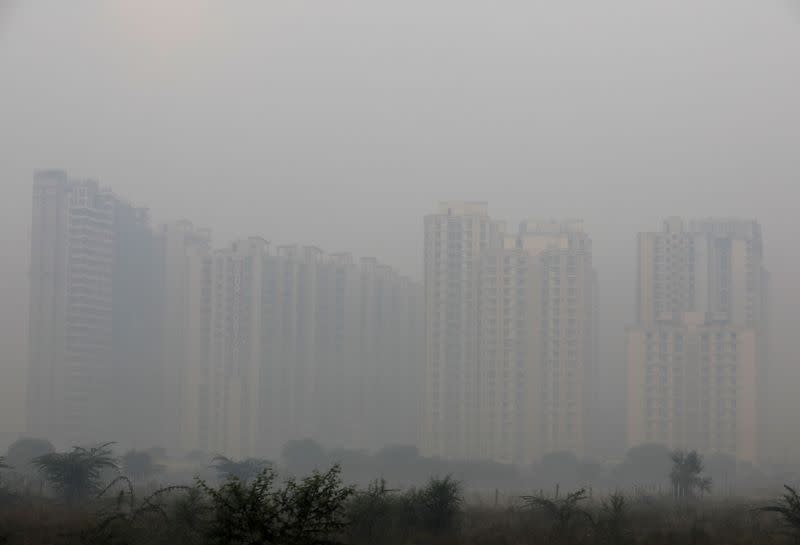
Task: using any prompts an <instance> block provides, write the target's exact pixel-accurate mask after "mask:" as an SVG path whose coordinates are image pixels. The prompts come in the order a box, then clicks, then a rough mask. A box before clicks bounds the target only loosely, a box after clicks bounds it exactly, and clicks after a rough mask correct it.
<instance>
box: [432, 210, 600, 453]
mask: <svg viewBox="0 0 800 545" xmlns="http://www.w3.org/2000/svg"><path fill="white" fill-rule="evenodd" d="M595 284H596V276H595V273H594V269H593V268H592V260H591V240H590V239H589V237H588V235H587V234H586V233H585V232H584V230H583V226H582V223H581V222H579V221H567V222H554V221H527V222H523V223H522V224H521V225H520V227H519V229H518V230H517V231H515V232H510V233H509V232H506V228H505V226H504V225H503V224H501V223H499V222H495V221H492V220H491V218H490V217H489V215H488V211H487V206H486V205H485V204H484V203H443V204H442V205H441V206H440V210H439V213H438V214H435V215H431V216H428V217H426V218H425V297H426V301H425V304H426V316H427V320H428V321H427V331H426V339H427V340H426V347H427V360H426V361H427V371H426V390H425V395H426V397H425V416H424V430H423V448H424V450H425V451H426V453H427V454H430V455H437V456H443V457H446V458H457V459H486V460H495V461H499V462H505V463H523V464H529V463H532V462H534V461H535V460H537V459H538V458H539V457H541V456H542V455H543V454H546V453H548V452H555V451H572V452H574V453H576V454H582V453H583V452H584V449H585V436H586V429H585V428H586V419H587V417H588V412H589V411H590V397H589V392H590V391H591V388H590V381H591V375H592V373H593V368H594V357H595V356H594V354H595V339H596V333H595V310H596V309H595V306H596V305H595V303H594V301H595V292H596V289H595Z"/></svg>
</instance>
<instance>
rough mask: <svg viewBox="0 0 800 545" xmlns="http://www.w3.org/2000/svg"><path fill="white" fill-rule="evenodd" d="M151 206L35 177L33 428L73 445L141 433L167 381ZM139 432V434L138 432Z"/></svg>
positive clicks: (79, 183) (45, 175)
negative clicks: (162, 378)
mask: <svg viewBox="0 0 800 545" xmlns="http://www.w3.org/2000/svg"><path fill="white" fill-rule="evenodd" d="M152 251H153V238H152V233H151V231H150V228H149V217H148V215H147V212H146V210H144V209H141V208H137V207H134V206H132V205H130V204H128V203H127V202H125V201H123V200H121V199H120V198H119V197H118V196H116V195H115V194H113V193H112V192H111V191H110V190H108V189H104V188H101V187H100V186H99V184H98V183H97V182H95V181H92V180H73V179H70V178H69V177H68V175H67V174H66V173H65V172H62V171H40V172H37V173H36V174H35V175H34V183H33V210H32V229H31V263H30V322H29V366H28V408H27V409H28V410H27V416H28V432H29V433H30V434H32V435H36V436H41V437H48V438H51V439H52V440H54V441H56V442H58V443H62V444H65V445H73V444H85V443H87V442H96V441H103V440H109V439H111V438H114V437H115V435H117V434H118V432H117V430H118V429H126V431H127V432H128V433H129V434H130V436H131V437H132V438H135V439H136V440H141V441H149V440H152V439H153V437H151V436H149V435H148V433H147V432H144V431H142V428H141V427H138V428H137V424H138V426H144V425H145V424H144V423H145V422H146V421H147V417H148V415H150V416H151V417H152V416H153V415H152V414H151V413H150V407H151V406H150V405H148V403H146V402H144V401H143V399H142V398H141V397H137V396H136V395H134V394H133V393H132V392H136V390H137V389H136V388H135V387H133V386H134V385H145V384H149V383H150V382H151V381H155V380H157V379H156V378H155V377H153V376H152V375H151V374H150V373H151V372H152V371H154V370H155V367H156V366H157V361H158V353H157V350H156V349H155V348H154V347H156V346H157V344H158V343H157V335H158V327H157V326H158V323H159V322H158V321H157V320H155V318H156V311H155V309H156V308H157V307H156V302H157V301H158V300H159V284H158V282H157V274H156V270H155V268H153V267H151V266H150V264H151V263H153V262H154V261H153V259H152V258H153V255H152ZM131 426H133V429H129V428H130V427H131Z"/></svg>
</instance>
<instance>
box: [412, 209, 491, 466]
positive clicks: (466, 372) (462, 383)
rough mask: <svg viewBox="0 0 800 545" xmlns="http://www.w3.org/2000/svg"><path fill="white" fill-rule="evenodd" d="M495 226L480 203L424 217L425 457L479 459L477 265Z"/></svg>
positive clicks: (489, 244) (487, 246) (488, 246)
mask: <svg viewBox="0 0 800 545" xmlns="http://www.w3.org/2000/svg"><path fill="white" fill-rule="evenodd" d="M498 229H499V226H498V225H497V224H495V223H493V222H492V220H491V218H489V214H488V205H487V204H486V203H480V202H451V203H441V204H440V206H439V211H438V213H436V214H431V215H429V216H426V217H425V255H424V267H425V273H424V284H425V317H426V324H427V326H426V328H427V331H426V361H427V367H426V376H425V411H424V419H423V450H424V451H425V452H426V453H427V454H429V455H436V456H443V457H448V458H479V457H480V448H479V444H480V440H479V434H478V430H477V425H476V423H477V420H478V406H479V395H480V394H479V390H478V387H479V383H480V379H479V375H480V368H479V366H478V354H477V349H478V344H477V333H478V308H477V302H476V295H477V293H476V283H477V271H476V265H477V259H478V257H479V256H480V255H481V253H482V252H484V251H485V250H487V249H489V248H490V247H492V246H493V245H495V243H494V242H493V239H494V238H496V237H497V236H498V235H497V232H498Z"/></svg>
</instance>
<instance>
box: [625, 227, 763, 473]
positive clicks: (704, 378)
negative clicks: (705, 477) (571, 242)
mask: <svg viewBox="0 0 800 545" xmlns="http://www.w3.org/2000/svg"><path fill="white" fill-rule="evenodd" d="M766 301H767V273H766V271H765V270H764V266H763V247H762V240H761V230H760V227H759V225H758V223H757V222H755V221H751V220H737V219H705V220H696V221H692V222H690V223H689V224H688V225H687V224H686V223H685V222H684V221H683V220H681V219H679V218H669V219H667V220H665V221H664V224H663V228H662V230H661V232H655V233H640V234H639V237H638V283H637V308H636V317H637V323H636V325H635V326H634V327H631V328H629V330H628V373H627V375H628V442H629V445H630V446H635V445H638V444H642V443H663V444H665V445H668V446H669V447H672V448H689V449H698V450H699V451H701V452H721V453H727V454H731V455H735V456H736V457H738V458H739V459H742V460H749V461H756V460H757V459H758V443H759V433H760V432H759V428H760V427H761V422H760V420H761V419H762V418H763V410H762V407H761V405H762V402H763V397H764V396H763V392H762V390H763V388H764V384H765V367H766V359H767V350H766V334H767V330H766V328H767V317H766V315H767V308H766V306H767V305H766Z"/></svg>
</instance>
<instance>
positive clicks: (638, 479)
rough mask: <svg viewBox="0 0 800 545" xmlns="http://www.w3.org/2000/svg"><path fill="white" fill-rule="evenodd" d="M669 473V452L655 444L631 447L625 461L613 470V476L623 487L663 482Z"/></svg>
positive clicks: (662, 446)
mask: <svg viewBox="0 0 800 545" xmlns="http://www.w3.org/2000/svg"><path fill="white" fill-rule="evenodd" d="M669 471H670V451H669V449H668V448H667V447H666V446H664V445H660V444H657V443H647V444H644V445H639V446H636V447H632V448H631V449H629V450H628V452H627V453H626V454H625V460H624V461H623V462H622V463H621V464H620V465H619V466H617V467H616V468H615V469H614V476H615V478H616V479H617V481H619V482H620V483H622V484H625V485H631V484H635V485H646V484H654V483H657V482H663V480H664V478H665V476H667V475H668V474H669Z"/></svg>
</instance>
